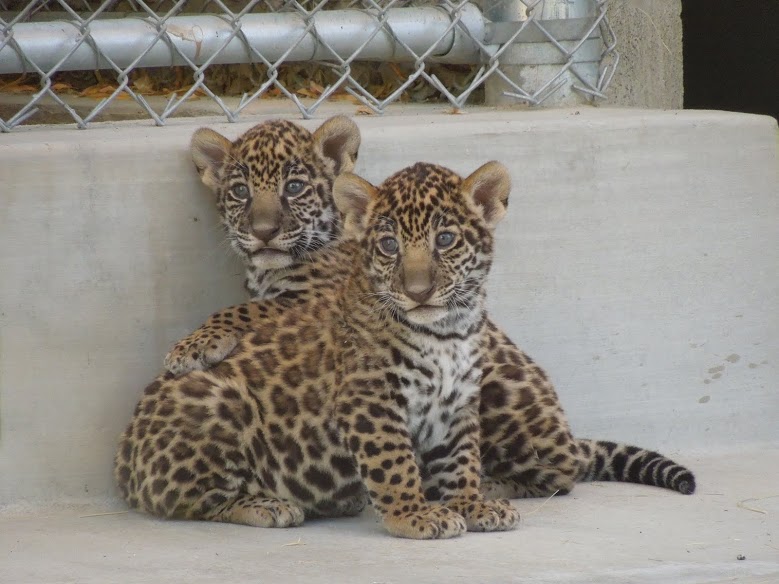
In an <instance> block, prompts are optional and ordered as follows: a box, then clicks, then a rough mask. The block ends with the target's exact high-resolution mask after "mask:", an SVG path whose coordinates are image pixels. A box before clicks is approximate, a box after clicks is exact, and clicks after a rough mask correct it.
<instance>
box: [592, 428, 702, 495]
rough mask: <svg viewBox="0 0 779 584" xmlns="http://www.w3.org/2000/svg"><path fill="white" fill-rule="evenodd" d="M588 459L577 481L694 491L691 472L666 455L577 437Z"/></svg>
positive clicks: (690, 492)
mask: <svg viewBox="0 0 779 584" xmlns="http://www.w3.org/2000/svg"><path fill="white" fill-rule="evenodd" d="M577 443H578V444H579V447H580V448H581V450H582V454H583V455H584V456H585V458H586V459H587V460H588V465H587V467H586V468H585V469H584V473H583V475H582V477H581V479H579V480H581V481H619V482H625V483H639V484H642V485H653V486H655V487H662V488H664V489H673V490H674V491H679V492H680V493H682V494H684V495H692V494H693V493H694V492H695V475H694V474H693V473H692V471H691V470H689V469H688V468H686V467H684V466H682V465H681V464H677V463H675V462H674V461H673V460H671V459H670V458H668V457H665V456H663V455H662V454H658V453H657V452H652V451H651V450H646V449H644V448H638V447H637V446H630V445H628V444H617V443H616V442H608V441H606V440H588V439H586V438H580V439H578V440H577Z"/></svg>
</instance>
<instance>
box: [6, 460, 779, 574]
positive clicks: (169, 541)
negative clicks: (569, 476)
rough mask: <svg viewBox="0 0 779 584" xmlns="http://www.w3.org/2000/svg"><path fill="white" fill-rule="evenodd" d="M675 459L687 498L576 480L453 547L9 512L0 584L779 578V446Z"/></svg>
mask: <svg viewBox="0 0 779 584" xmlns="http://www.w3.org/2000/svg"><path fill="white" fill-rule="evenodd" d="M669 454H672V453H669ZM678 458H679V460H680V462H684V463H686V464H688V465H690V466H691V467H692V468H693V469H694V470H695V471H696V472H697V475H698V492H697V493H696V494H695V495H694V496H691V497H685V496H682V495H678V494H676V493H672V492H669V491H662V490H659V489H654V488H650V487H643V486H636V485H622V484H609V483H593V484H584V485H580V486H579V487H577V489H576V491H575V492H574V493H573V494H572V495H571V496H568V497H559V498H554V499H551V500H549V501H547V502H544V501H541V500H522V501H517V502H516V505H517V506H518V507H519V509H520V511H521V512H522V523H521V526H520V528H519V529H518V530H517V531H515V532H510V533H497V534H478V533H468V534H465V535H464V536H463V537H460V538H458V539H454V540H448V541H432V542H420V541H409V540H401V539H394V538H392V537H390V536H389V535H387V534H386V533H385V532H384V531H383V530H382V529H381V527H380V526H379V524H378V523H377V522H376V520H375V518H374V516H373V514H372V512H366V513H364V514H363V515H362V516H361V517H358V518H354V519H341V520H328V521H316V522H310V523H308V524H306V525H304V526H303V527H300V528H295V529H279V530H265V529H257V528H251V527H241V526H234V525H224V524H208V523H188V522H174V521H161V520H157V519H153V518H150V517H147V516H143V515H139V514H136V513H127V512H124V511H122V510H121V507H118V506H117V503H116V502H104V503H100V502H94V501H93V502H91V503H85V504H83V505H81V504H78V505H76V504H71V505H59V506H56V507H52V506H48V507H45V508H37V509H36V508H35V507H26V508H22V507H19V506H16V507H9V508H6V509H4V510H0V582H2V583H3V584H11V583H13V584H23V583H33V582H34V583H43V582H45V583H52V584H53V583H59V582H63V583H64V582H73V583H76V582H77V583H79V584H81V583H84V584H86V583H99V584H110V583H114V582H121V583H133V582H139V583H140V582H149V583H155V584H166V583H181V582H187V583H195V582H219V583H243V582H262V583H265V582H272V583H275V582H360V583H366V584H369V583H382V584H384V583H387V584H388V583H401V582H447V583H456V582H520V581H521V582H538V583H550V584H552V583H566V584H567V583H595V584H611V583H614V584H624V583H636V584H642V583H649V582H663V583H672V584H684V583H688V582H689V583H691V582H695V583H725V582H728V583H730V582H738V583H749V584H757V583H764V584H775V583H777V582H779V445H772V446H768V445H766V446H763V447H752V448H750V449H748V450H741V451H738V452H730V453H726V454H720V455H716V456H714V455H710V454H709V455H705V456H697V457H696V456H686V457H682V456H678ZM117 509H119V511H117ZM106 513H112V514H106ZM740 556H744V559H742V560H739V559H738V557H740Z"/></svg>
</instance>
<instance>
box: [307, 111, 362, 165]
mask: <svg viewBox="0 0 779 584" xmlns="http://www.w3.org/2000/svg"><path fill="white" fill-rule="evenodd" d="M314 144H315V146H316V148H317V150H318V151H319V153H320V154H321V155H322V156H323V157H324V158H325V159H327V160H330V161H332V162H333V164H334V170H335V175H336V176H338V175H339V174H341V173H343V172H351V171H352V170H354V165H355V163H356V162H357V154H358V151H359V149H360V129H359V128H358V127H357V124H355V123H354V122H353V121H352V120H351V119H349V118H347V117H346V116H335V117H332V118H330V119H329V120H327V121H325V123H323V124H322V125H321V126H319V128H317V130H316V131H315V132H314Z"/></svg>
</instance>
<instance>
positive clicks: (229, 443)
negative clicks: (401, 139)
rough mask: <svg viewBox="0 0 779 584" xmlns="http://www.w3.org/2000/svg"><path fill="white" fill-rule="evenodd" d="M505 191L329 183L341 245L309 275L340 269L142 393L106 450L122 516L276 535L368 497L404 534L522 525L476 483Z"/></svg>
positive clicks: (487, 185)
mask: <svg viewBox="0 0 779 584" xmlns="http://www.w3.org/2000/svg"><path fill="white" fill-rule="evenodd" d="M509 185H510V180H509V177H508V172H507V171H506V169H505V168H504V167H503V166H502V165H500V164H499V163H497V162H491V163H487V164H486V165H484V166H482V167H481V168H479V169H478V170H476V171H475V172H474V173H473V174H472V175H470V176H469V177H468V178H466V179H462V178H460V177H459V176H458V175H456V174H455V173H453V172H451V171H450V170H447V169H445V168H442V167H440V166H435V165H430V164H422V163H419V164H416V165H414V166H411V167H409V168H406V169H404V170H402V171H400V172H399V173H397V174H395V175H394V176H392V177H390V178H389V179H387V180H386V181H385V182H384V183H383V184H382V185H381V186H380V187H378V188H375V187H373V186H372V185H370V184H369V183H367V182H366V181H364V180H363V179H361V178H359V177H357V176H355V175H351V174H342V175H341V176H339V178H338V179H337V180H336V182H335V186H334V197H335V201H336V204H337V205H338V207H339V208H340V209H341V211H342V212H343V214H344V216H345V231H346V235H347V237H346V241H344V242H342V243H340V244H339V245H337V246H335V247H334V248H332V249H331V250H330V251H326V252H323V253H322V254H320V256H319V259H318V260H316V261H315V264H314V265H315V266H317V267H319V268H321V269H323V270H327V269H328V268H330V267H331V266H332V265H334V264H340V265H348V266H349V268H348V273H347V275H346V276H345V277H344V278H341V279H340V280H339V281H337V282H335V283H334V284H333V285H332V286H331V288H330V289H328V290H327V291H326V292H324V293H322V294H320V295H315V296H311V297H309V298H308V299H307V300H305V301H301V302H299V303H297V304H293V305H291V304H290V303H288V302H285V301H283V300H268V301H265V302H263V303H261V304H259V305H258V310H260V312H261V313H262V319H261V320H260V321H259V322H258V323H257V325H256V326H255V328H254V329H253V330H252V331H251V332H250V333H249V334H247V335H246V336H245V337H244V338H243V339H242V340H241V341H240V342H239V344H238V346H237V347H236V349H235V350H234V351H233V353H232V354H231V355H230V356H229V357H228V358H227V359H226V360H224V361H222V362H221V363H219V364H218V365H217V366H215V367H213V368H212V369H210V370H208V371H194V372H191V373H188V374H186V375H184V376H183V377H180V378H173V377H172V376H170V375H165V376H162V377H160V378H158V379H157V380H156V381H155V382H153V383H152V384H151V385H149V386H148V387H147V388H146V391H145V393H144V395H143V397H142V398H141V401H140V403H139V404H138V407H137V408H136V411H135V414H134V416H133V419H132V421H131V423H130V425H129V427H128V428H127V430H126V431H125V433H124V435H123V436H122V439H121V443H120V446H119V450H118V453H117V455H116V463H115V476H116V480H117V483H118V485H119V488H120V491H121V493H122V495H123V496H124V498H125V499H126V500H127V502H128V503H129V504H130V506H131V507H133V508H137V509H141V510H143V511H146V512H149V513H153V514H156V515H160V516H164V517H183V518H189V519H203V520H212V521H227V522H232V523H243V524H249V525H257V526H263V527H284V526H290V525H299V524H300V523H302V522H303V519H304V516H306V515H309V516H316V515H328V516H337V515H344V514H347V515H348V514H353V513H355V512H357V511H358V510H359V509H361V508H362V506H363V504H364V503H365V500H366V499H365V498H366V494H367V497H368V499H369V500H370V502H371V504H372V505H373V507H374V509H375V510H376V511H377V512H378V514H379V515H380V517H381V519H382V521H383V524H384V526H385V527H386V529H387V530H388V531H389V532H390V533H391V534H393V535H397V536H401V537H410V538H420V539H430V538H448V537H453V536H456V535H459V534H460V533H462V532H463V531H465V530H466V528H467V529H469V530H473V531H496V530H507V529H512V528H514V527H515V526H516V525H517V523H518V520H519V514H518V512H517V511H516V509H514V507H512V506H511V504H510V503H509V502H508V501H506V500H489V501H488V500H485V498H484V496H483V495H482V493H481V491H480V475H481V468H480V467H481V465H480V453H479V396H480V392H479V384H480V380H481V376H482V370H481V361H482V357H483V355H482V349H483V347H484V346H485V343H484V341H483V339H484V337H485V335H486V334H487V321H486V316H485V309H484V304H485V293H484V285H485V280H486V277H487V273H488V272H489V269H490V265H491V262H492V255H493V229H494V226H495V225H496V223H498V221H499V220H500V219H501V218H502V217H503V215H504V213H505V209H506V204H507V200H508V194H509V190H510V186H509ZM431 495H434V497H431ZM430 498H435V499H436V501H435V502H431V501H430V500H429V499H430Z"/></svg>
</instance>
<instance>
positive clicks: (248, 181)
mask: <svg viewBox="0 0 779 584" xmlns="http://www.w3.org/2000/svg"><path fill="white" fill-rule="evenodd" d="M359 145H360V133H359V130H358V129H357V126H356V125H355V124H354V122H353V121H351V120H350V119H348V118H345V117H341V116H337V117H334V118H331V119H329V120H327V121H325V122H324V123H323V124H322V125H321V126H320V127H319V128H318V129H317V130H316V131H315V132H313V133H310V132H309V131H308V130H306V129H304V128H302V127H300V126H298V125H297V124H294V123H292V122H289V121H285V120H272V121H268V122H264V123H262V124H259V125H257V126H255V127H254V128H252V129H251V130H249V131H248V132H246V133H245V134H244V135H243V136H241V137H240V138H238V139H237V140H235V141H234V142H231V141H230V140H228V139H227V138H225V137H223V136H221V135H220V134H218V133H216V132H214V131H213V130H209V129H205V128H203V129H200V130H198V131H197V132H195V135H194V136H193V139H192V156H193V159H194V161H195V166H196V167H197V169H198V171H199V173H200V176H201V179H202V181H203V183H205V184H206V185H207V186H208V187H209V188H211V189H212V190H213V191H214V194H215V195H216V204H217V207H218V209H219V213H220V215H221V218H222V222H223V223H224V226H225V228H226V232H227V236H228V239H229V240H230V242H231V244H232V247H233V249H234V250H235V251H236V252H237V253H238V255H239V256H240V257H241V259H242V260H243V262H244V264H245V265H246V270H247V271H246V287H247V289H248V290H249V292H250V294H251V296H252V299H253V300H254V301H255V302H250V303H247V304H243V305H239V306H236V307H231V308H227V309H225V310H222V311H220V312H218V313H216V314H214V315H212V316H211V317H210V318H209V319H208V320H207V321H206V323H205V324H204V325H203V326H201V327H200V328H199V329H198V330H196V331H195V332H194V333H192V334H191V335H189V336H188V337H186V338H185V339H183V340H182V341H180V342H179V343H177V344H176V346H175V347H174V348H173V349H172V350H171V352H170V353H169V354H168V356H167V358H166V360H165V365H166V367H167V368H168V369H169V370H170V371H171V372H172V373H175V374H177V375H180V374H182V373H185V372H187V371H191V370H193V369H205V368H207V367H210V366H212V365H214V364H216V363H218V362H219V361H221V360H222V359H223V358H224V357H225V356H226V355H228V354H229V353H230V351H232V350H233V348H234V347H235V346H236V344H237V343H238V341H239V339H240V338H241V337H242V336H243V334H244V333H245V332H246V331H248V330H252V328H253V327H254V326H255V323H257V324H261V323H262V320H263V318H264V312H262V311H261V310H260V308H261V307H262V304H261V303H258V302H257V301H262V300H264V299H268V298H277V299H284V300H285V301H287V302H289V303H291V304H294V303H296V302H307V301H309V298H310V297H314V298H317V297H320V296H322V295H326V296H327V297H328V298H330V297H331V288H332V286H334V285H335V283H336V282H339V281H340V280H341V279H343V278H344V277H345V275H346V274H348V272H349V270H350V266H351V263H352V262H351V260H347V261H345V262H343V263H338V262H331V263H329V264H328V265H326V266H325V265H323V264H321V263H312V262H313V261H314V259H315V258H316V257H317V254H318V253H319V252H317V253H314V252H316V250H320V249H322V248H326V247H327V246H328V245H332V244H333V242H334V241H337V240H338V238H339V237H340V236H341V220H340V217H339V213H338V210H337V209H336V208H335V204H334V202H333V197H332V185H333V181H334V180H335V177H336V176H337V175H338V174H340V173H342V172H348V171H351V170H352V168H353V167H354V162H355V160H356V159H357V152H358V149H359ZM422 292H423V291H422ZM483 342H484V344H485V347H484V351H485V357H484V361H483V366H482V371H483V376H482V380H481V406H480V407H481V411H480V421H481V454H482V469H483V473H484V474H483V477H482V490H483V492H485V494H487V495H488V496H489V497H510V498H514V497H539V496H550V495H552V494H555V493H559V494H565V493H568V492H570V491H571V490H572V489H573V488H574V486H575V484H576V483H577V482H578V481H582V480H618V481H632V482H638V483H644V484H649V485H657V486H660V487H666V488H670V489H675V490H677V491H679V492H681V493H685V494H689V493H692V492H693V491H694V490H695V477H694V476H693V474H692V472H690V471H689V470H688V469H687V468H685V467H683V466H681V465H678V464H676V463H675V462H674V461H672V460H670V459H669V458H667V457H665V456H663V455H661V454H658V453H656V452H652V451H649V450H645V449H643V448H639V447H636V446H629V445H625V444H615V443H614V442H608V441H603V440H588V439H583V438H576V437H574V436H573V434H572V433H571V429H570V426H569V425H568V420H567V419H566V416H565V412H564V411H563V408H562V405H561V404H560V400H559V398H558V397H557V394H556V392H555V389H554V386H553V385H552V383H551V382H550V381H549V379H548V377H547V376H546V374H545V372H544V371H543V369H542V368H541V367H539V366H538V365H537V364H536V363H534V362H533V360H532V359H531V358H530V357H529V356H528V355H526V354H525V353H524V352H523V351H521V350H520V349H519V348H518V347H517V346H516V345H515V344H514V343H512V342H511V340H510V339H509V338H508V337H507V336H506V335H505V334H504V333H503V332H502V331H501V330H500V328H498V327H497V325H495V324H494V323H492V322H488V324H487V334H486V336H485V337H484V338H483ZM435 495H436V494H435V489H433V490H432V492H431V493H430V495H429V496H430V497H431V498H434V497H435Z"/></svg>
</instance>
